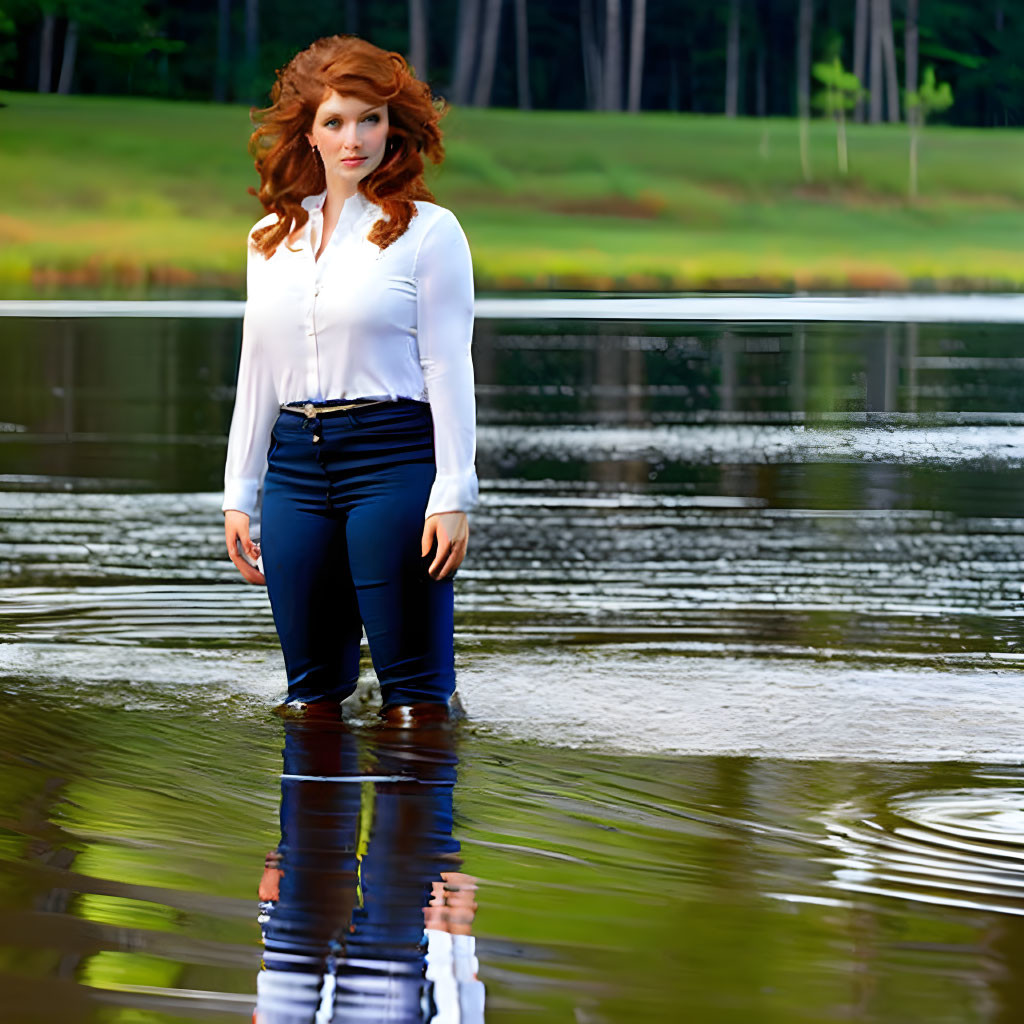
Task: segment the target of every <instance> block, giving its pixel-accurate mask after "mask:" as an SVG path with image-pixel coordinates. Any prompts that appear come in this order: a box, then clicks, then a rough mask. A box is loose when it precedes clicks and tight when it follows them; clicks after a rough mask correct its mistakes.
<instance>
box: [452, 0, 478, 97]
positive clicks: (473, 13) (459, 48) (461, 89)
mask: <svg viewBox="0 0 1024 1024" xmlns="http://www.w3.org/2000/svg"><path fill="white" fill-rule="evenodd" d="M479 25H480V0H459V19H458V38H457V39H456V41H455V76H454V78H455V80H454V81H453V82H452V99H453V100H454V102H455V103H457V104H467V103H469V101H470V97H471V96H472V95H473V80H474V77H475V71H476V67H475V65H476V43H477V32H478V28H479Z"/></svg>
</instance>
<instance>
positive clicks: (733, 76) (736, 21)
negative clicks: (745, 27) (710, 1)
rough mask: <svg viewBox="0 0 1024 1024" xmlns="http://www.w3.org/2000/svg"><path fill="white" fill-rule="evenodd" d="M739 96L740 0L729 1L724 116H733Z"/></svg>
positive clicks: (735, 112)
mask: <svg viewBox="0 0 1024 1024" xmlns="http://www.w3.org/2000/svg"><path fill="white" fill-rule="evenodd" d="M739 96H740V0H730V2H729V28H728V32H727V36H726V45H725V116H726V117H735V116H736V114H737V113H738V109H739Z"/></svg>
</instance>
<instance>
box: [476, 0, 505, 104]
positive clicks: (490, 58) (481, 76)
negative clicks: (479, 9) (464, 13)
mask: <svg viewBox="0 0 1024 1024" xmlns="http://www.w3.org/2000/svg"><path fill="white" fill-rule="evenodd" d="M503 6H504V4H503V2H502V0H484V32H483V41H482V42H481V47H480V70H479V71H478V72H477V78H476V88H475V89H474V90H473V106H474V107H489V106H490V105H491V89H492V88H493V87H494V66H495V63H496V62H497V56H498V30H499V29H500V28H501V11H502V7H503Z"/></svg>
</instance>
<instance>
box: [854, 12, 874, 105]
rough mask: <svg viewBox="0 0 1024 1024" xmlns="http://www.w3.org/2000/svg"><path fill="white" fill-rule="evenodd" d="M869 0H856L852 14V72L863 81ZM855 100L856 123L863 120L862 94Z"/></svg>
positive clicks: (865, 63) (866, 62) (865, 66)
mask: <svg viewBox="0 0 1024 1024" xmlns="http://www.w3.org/2000/svg"><path fill="white" fill-rule="evenodd" d="M869 2H870V0H857V7H856V9H855V12H854V16H853V73H854V74H855V75H856V76H857V81H858V82H863V81H864V80H865V77H866V74H865V73H866V71H867V66H868V11H869V10H870V7H869ZM866 95H867V93H863V94H862V95H861V97H860V99H858V100H857V103H856V105H855V106H854V108H853V119H854V120H855V121H857V122H858V123H860V122H862V121H863V120H864V96H866Z"/></svg>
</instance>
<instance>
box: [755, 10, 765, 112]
mask: <svg viewBox="0 0 1024 1024" xmlns="http://www.w3.org/2000/svg"><path fill="white" fill-rule="evenodd" d="M754 13H755V22H754V32H755V34H756V37H757V42H756V47H757V49H756V51H755V52H756V57H755V59H754V110H755V112H756V114H757V116H758V117H767V116H768V41H767V35H768V19H767V17H766V16H765V14H764V12H763V11H761V12H759V11H758V10H757V8H756V7H755V9H754Z"/></svg>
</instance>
